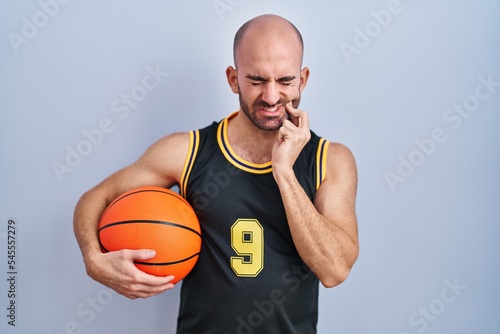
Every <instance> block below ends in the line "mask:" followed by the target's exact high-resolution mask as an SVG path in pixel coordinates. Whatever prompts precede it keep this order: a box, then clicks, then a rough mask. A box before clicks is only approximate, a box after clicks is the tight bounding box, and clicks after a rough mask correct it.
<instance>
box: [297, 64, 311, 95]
mask: <svg viewBox="0 0 500 334" xmlns="http://www.w3.org/2000/svg"><path fill="white" fill-rule="evenodd" d="M307 79H309V68H307V67H304V68H303V69H302V70H301V71H300V87H299V91H300V93H302V91H303V90H304V88H306V85H307Z"/></svg>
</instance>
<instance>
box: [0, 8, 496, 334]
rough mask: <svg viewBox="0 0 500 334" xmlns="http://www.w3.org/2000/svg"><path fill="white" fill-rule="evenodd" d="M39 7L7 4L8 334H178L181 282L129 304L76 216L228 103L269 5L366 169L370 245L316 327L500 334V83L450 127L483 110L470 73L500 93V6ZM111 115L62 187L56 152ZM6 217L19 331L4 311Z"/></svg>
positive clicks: (319, 98)
mask: <svg viewBox="0 0 500 334" xmlns="http://www.w3.org/2000/svg"><path fill="white" fill-rule="evenodd" d="M54 1H55V0H54ZM54 1H49V0H42V1H41V2H40V3H42V4H44V3H54ZM40 3H38V2H37V1H22V2H12V1H0V22H1V25H0V57H1V62H0V129H1V131H0V159H1V173H0V194H1V200H0V219H1V221H2V225H1V226H2V227H1V230H0V250H1V252H0V254H2V256H0V268H1V275H0V278H1V279H0V282H1V286H0V306H1V308H0V309H1V310H2V311H1V312H0V319H2V320H1V322H0V332H2V333H43V334H49V333H52V334H56V333H65V331H66V333H93V334H100V333H173V331H174V329H175V321H176V314H177V308H178V300H179V297H178V295H179V288H178V287H177V288H176V289H175V290H173V291H170V292H168V293H166V294H164V295H162V296H157V297H154V298H150V299H146V300H135V301H130V300H128V299H126V298H124V297H121V296H119V295H117V294H115V293H111V292H110V291H109V290H108V289H107V288H105V287H104V286H102V285H100V284H98V283H96V282H94V281H92V280H91V279H90V278H89V277H88V276H87V275H86V273H85V268H84V266H83V262H82V260H81V255H80V252H79V249H78V247H77V244H76V241H75V239H74V236H73V231H72V215H73V209H74V206H75V204H76V201H77V200H78V198H79V197H80V196H81V194H82V193H83V192H84V191H86V190H87V189H88V188H90V187H92V186H93V185H95V184H96V183H97V182H99V181H101V180H102V179H103V178H105V177H106V176H108V175H109V174H111V173H112V172H114V171H116V170H118V169H120V168H122V167H123V166H125V165H127V164H129V163H131V162H133V161H134V160H135V159H137V158H138V157H139V156H140V154H141V153H142V152H143V151H144V150H145V149H146V148H147V147H148V146H149V145H151V144H152V143H153V142H154V141H156V140H157V139H159V138H160V137H162V136H164V135H166V134H169V133H172V132H176V131H186V130H191V129H196V128H200V127H203V126H205V125H207V124H208V123H209V122H212V121H213V120H219V119H221V118H223V117H224V116H226V115H228V114H229V113H230V112H232V111H234V110H236V109H237V108H238V99H237V96H236V95H234V94H232V93H231V91H230V89H229V87H228V86H227V83H226V80H225V75H224V71H225V68H226V67H227V66H228V65H231V64H232V39H233V36H234V33H235V32H236V30H237V29H238V27H239V26H241V24H243V23H244V22H245V21H247V20H248V19H250V18H252V17H254V16H256V15H259V14H264V13H275V14H279V15H282V16H284V17H286V18H288V19H289V20H291V21H292V22H293V23H294V24H295V25H296V26H297V27H298V28H299V30H300V31H301V32H302V34H303V37H304V40H305V48H306V49H305V59H304V65H306V66H308V67H309V68H310V70H311V77H310V81H309V84H308V87H307V88H306V90H305V92H304V94H303V96H302V104H301V109H304V110H306V111H308V112H309V114H310V119H311V127H312V128H313V129H314V131H315V132H317V133H318V134H320V135H321V136H323V137H326V138H328V139H330V140H332V141H338V142H342V143H344V144H346V145H347V146H348V147H350V148H351V150H352V151H353V153H354V155H355V156H356V159H357V163H358V169H359V191H358V204H357V212H358V218H359V232H360V243H361V253H360V257H359V259H358V261H357V263H356V265H355V266H354V268H353V271H352V273H351V275H350V277H349V279H348V280H347V281H346V282H345V283H343V284H342V285H340V286H338V287H336V288H333V289H329V290H327V289H324V288H321V291H320V314H319V324H318V330H319V333H347V334H349V333H354V334H359V333H384V334H386V333H387V334H391V333H392V334H413V333H440V334H442V333H450V334H451V333H453V334H457V333H481V334H488V333H492V334H493V333H495V334H497V333H500V317H499V315H500V298H499V297H500V287H499V284H498V282H500V268H499V265H500V261H499V254H500V243H499V242H498V239H499V237H500V224H499V223H500V218H499V217H500V200H499V199H500V176H499V171H500V149H499V144H500V134H499V131H498V129H499V128H500V113H499V112H500V87H498V84H497V87H493V89H494V91H493V92H490V95H489V96H488V97H487V98H484V99H483V100H481V101H479V105H477V106H475V108H474V111H472V112H470V116H469V117H468V118H463V117H462V118H461V119H462V122H461V124H460V126H459V127H457V128H454V127H453V125H456V124H457V123H455V122H456V119H455V121H453V122H450V120H448V121H446V119H445V118H444V117H446V115H448V117H450V116H451V114H448V111H447V110H448V109H450V108H453V106H454V105H455V104H463V103H464V102H465V101H469V102H471V101H472V102H473V101H474V100H473V99H471V98H470V97H471V96H473V95H474V94H475V92H476V87H477V86H478V85H481V81H480V79H479V78H480V77H481V78H483V79H485V80H487V79H488V78H491V80H492V81H494V82H496V83H499V82H500V62H499V59H500V3H499V2H498V1H493V0H489V1H488V0H482V1H452V0H448V1H440V2H434V1H432V2H431V1H429V0H413V1H411V0H401V1H399V3H398V2H395V1H386V0H384V1H378V0H377V1H366V0H365V1H356V2H349V3H348V2H346V1H331V2H326V1H308V2H307V3H306V2H305V1H273V2H270V1H260V0H259V1H249V0H232V1H231V0H220V1H213V0H206V1H192V0H191V1H175V2H174V1H170V2H167V1H157V0H156V1H142V2H139V1H130V0H121V1H117V0H115V1H106V2H102V1H77V0H73V1H68V3H67V4H60V5H59V8H58V9H57V10H56V8H55V7H52V11H53V13H52V14H53V15H52V16H53V17H50V16H48V15H45V18H47V20H46V21H43V19H44V17H43V14H40V12H41V11H42V7H41V5H40ZM217 4H218V6H219V13H218V11H217V9H216V6H215V5H217ZM221 4H225V6H226V7H225V10H226V11H224V12H222V11H221V8H222V7H221V6H222V5H221ZM388 7H389V8H397V10H395V12H397V13H392V14H391V18H390V21H389V20H388V19H387V17H386V21H385V22H384V26H383V25H381V24H380V23H377V21H376V20H375V16H377V15H376V14H373V13H372V11H375V13H379V15H381V14H380V13H384V12H380V11H381V10H387V8H388ZM389 13H390V12H389ZM37 15H38V16H37ZM374 15H375V16H374ZM23 17H25V18H26V20H28V21H30V22H33V20H34V19H38V20H39V21H37V22H38V23H39V25H40V27H39V28H38V32H37V33H36V35H34V36H33V37H32V38H29V39H27V40H26V43H22V44H19V45H17V47H16V46H15V43H12V42H11V41H10V39H9V38H12V36H13V35H12V34H17V35H19V36H22V34H23V25H25V24H26V23H25V22H26V20H23ZM34 17H35V18H34ZM379 19H380V17H379ZM377 26H378V28H377ZM367 28H368V29H372V30H369V31H368V32H369V33H370V34H371V35H372V37H371V38H370V41H369V42H368V41H367V39H366V38H365V39H364V43H365V45H363V47H358V50H357V53H353V54H351V55H350V56H346V55H345V54H344V53H343V52H342V49H341V46H342V45H344V46H345V45H346V44H349V45H351V46H352V47H356V42H358V46H359V45H361V44H359V43H360V41H361V40H362V39H363V38H362V37H360V36H357V34H358V35H359V33H358V32H357V31H359V30H361V31H365V29H367ZM25 29H26V28H25ZM358 29H359V30H358ZM365 33H366V32H365ZM9 36H10V37H9ZM368 37H369V36H368ZM343 43H344V44H343ZM351 50H352V49H351ZM16 51H17V52H16ZM157 66H158V67H159V68H160V69H161V71H163V72H168V76H167V77H165V78H163V81H162V82H161V83H159V85H158V87H157V88H156V89H153V90H151V91H148V95H147V97H146V98H145V99H144V100H143V101H141V102H140V103H139V104H138V106H137V107H136V108H135V109H131V110H130V114H129V115H128V116H127V117H126V118H124V119H120V118H119V116H120V115H121V114H120V113H115V112H113V110H112V107H111V105H112V103H113V101H114V100H115V99H120V97H121V95H122V94H130V93H131V91H132V90H133V89H134V87H136V86H137V85H141V83H142V79H143V77H144V76H145V75H146V74H147V73H148V72H147V70H146V68H148V67H150V68H153V69H154V68H156V67H157ZM480 92H482V93H486V92H488V91H487V90H485V88H484V87H483V88H481V89H480ZM467 99H468V100H467ZM456 115H457V114H454V116H455V117H456ZM103 119H109V120H110V122H112V126H113V127H112V129H113V130H112V131H111V132H110V133H108V134H105V135H104V137H103V138H102V140H100V142H99V144H98V145H97V146H94V147H93V148H92V151H91V152H90V154H88V156H86V157H83V159H82V161H81V162H80V163H79V164H78V165H77V166H76V167H75V168H73V170H72V172H70V173H69V172H68V173H64V174H62V175H61V177H60V179H58V177H57V175H56V173H55V171H54V169H53V164H54V162H58V163H61V164H66V162H65V159H66V155H67V150H66V147H67V146H69V147H71V148H73V149H76V147H77V145H78V144H79V143H80V142H81V141H82V140H85V139H86V138H85V136H84V134H83V131H90V130H91V129H94V128H96V127H98V125H99V122H101V121H102V120H103ZM435 129H441V130H442V132H443V135H442V136H441V137H442V138H446V140H445V141H444V142H441V143H435V144H434V145H435V146H434V149H433V150H431V151H429V152H431V153H429V154H428V155H426V154H424V153H418V152H417V151H419V147H418V146H417V144H415V141H416V140H420V141H424V142H426V140H427V143H428V140H429V138H432V137H431V136H432V132H433V131H434V130H435ZM429 150H430V149H429ZM420 151H421V149H420ZM400 157H401V158H400ZM411 157H413V158H412V159H413V161H414V162H416V164H418V166H416V167H414V170H413V171H412V172H411V175H408V174H410V173H409V172H408V174H406V177H403V178H402V179H404V182H397V183H395V184H394V185H393V186H392V187H391V186H390V184H389V183H388V182H387V180H386V176H385V175H386V174H387V173H393V175H398V173H399V172H398V168H399V169H401V168H403V167H400V166H399V165H400V164H401V162H400V161H401V160H400V159H406V160H408V159H410V158H411ZM415 159H416V160H415ZM403 173H404V168H403ZM400 177H401V176H400ZM9 218H14V219H15V220H16V222H17V231H18V234H17V251H18V253H17V261H18V267H17V269H18V273H19V274H18V281H17V292H18V296H17V307H18V309H17V319H16V327H11V326H8V325H7V320H8V319H7V317H6V314H7V311H6V307H7V303H8V298H7V290H8V287H7V286H6V279H5V278H4V277H5V276H6V274H5V273H6V272H7V268H6V265H7V263H6V262H7V249H6V248H7V247H6V245H7V243H6V233H7V228H6V224H7V221H8V219H9ZM3 254H5V255H3ZM450 284H451V285H453V284H455V285H458V286H459V288H458V290H456V291H455V292H453V290H450V288H449V287H448V285H450ZM443 296H444V297H443ZM443 298H444V299H443ZM93 299H95V304H93ZM443 300H446V302H444V301H443ZM451 300H452V301H451ZM92 305H94V306H92ZM425 309H427V311H425ZM425 312H427V313H425ZM424 314H427V315H424ZM65 328H66V329H65Z"/></svg>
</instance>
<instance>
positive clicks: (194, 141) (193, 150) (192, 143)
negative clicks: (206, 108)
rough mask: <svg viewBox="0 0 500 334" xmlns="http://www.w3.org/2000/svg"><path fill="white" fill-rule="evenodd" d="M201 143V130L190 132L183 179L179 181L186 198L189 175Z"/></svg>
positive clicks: (182, 193) (183, 195)
mask: <svg viewBox="0 0 500 334" xmlns="http://www.w3.org/2000/svg"><path fill="white" fill-rule="evenodd" d="M199 144H200V131H199V130H194V131H190V132H189V146H188V150H187V154H186V160H184V167H183V168H182V174H181V180H180V182H179V188H180V194H181V196H182V197H184V198H186V188H187V183H188V180H189V175H190V174H191V170H192V169H193V165H194V160H195V159H196V154H197V153H198V146H199Z"/></svg>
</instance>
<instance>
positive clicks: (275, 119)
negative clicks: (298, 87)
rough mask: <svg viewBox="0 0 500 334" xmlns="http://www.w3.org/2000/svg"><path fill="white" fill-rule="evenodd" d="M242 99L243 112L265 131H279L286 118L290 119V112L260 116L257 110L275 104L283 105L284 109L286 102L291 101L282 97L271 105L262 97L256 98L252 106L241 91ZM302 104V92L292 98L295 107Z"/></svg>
mask: <svg viewBox="0 0 500 334" xmlns="http://www.w3.org/2000/svg"><path fill="white" fill-rule="evenodd" d="M238 97H239V100H240V107H241V110H242V111H243V113H245V115H246V116H247V117H248V119H250V121H251V122H252V123H253V124H254V125H255V126H256V127H258V128H259V129H261V130H263V131H277V130H279V128H281V126H282V125H283V122H284V121H285V119H288V118H289V116H288V113H287V112H286V111H285V113H284V114H276V116H265V117H263V116H260V117H259V115H258V113H257V111H258V110H259V109H262V108H264V109H271V108H273V107H275V106H283V110H285V104H286V103H288V102H289V101H287V100H285V99H283V98H280V99H279V101H278V102H276V103H275V104H274V105H269V104H268V103H266V102H264V101H262V100H261V99H258V100H256V101H255V102H254V103H253V104H252V106H250V104H249V103H247V101H245V99H244V98H243V97H242V96H241V93H239V94H238ZM299 104H300V92H299V97H298V98H296V99H294V100H292V105H293V107H294V108H297V107H298V106H299Z"/></svg>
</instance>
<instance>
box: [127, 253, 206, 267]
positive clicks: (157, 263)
mask: <svg viewBox="0 0 500 334" xmlns="http://www.w3.org/2000/svg"><path fill="white" fill-rule="evenodd" d="M198 255H200V253H196V254H193V255H191V256H190V257H187V258H185V259H182V260H179V261H172V262H142V261H134V263H135V264H141V265H144V266H169V265H172V264H177V263H181V262H184V261H187V260H191V259H192V258H193V257H195V256H198Z"/></svg>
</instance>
